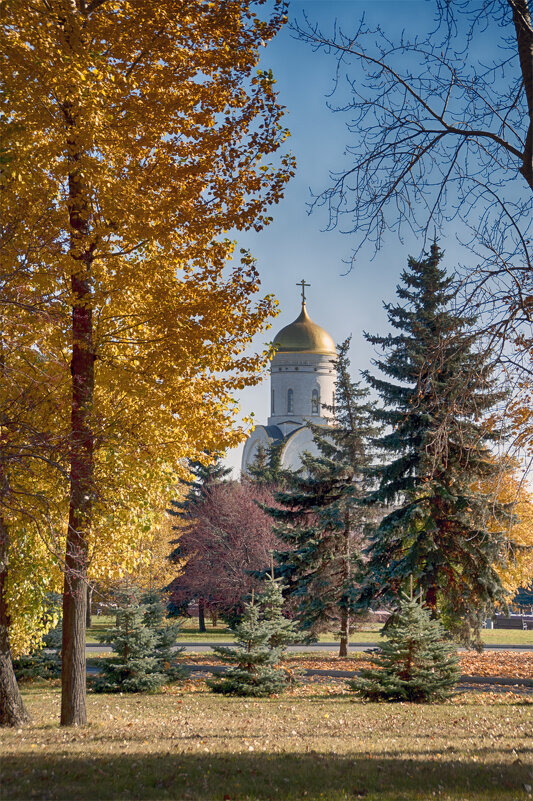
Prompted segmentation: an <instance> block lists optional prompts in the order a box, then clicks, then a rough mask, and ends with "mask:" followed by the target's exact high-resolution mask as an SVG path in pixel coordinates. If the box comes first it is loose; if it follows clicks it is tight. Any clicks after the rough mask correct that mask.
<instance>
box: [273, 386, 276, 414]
mask: <svg viewBox="0 0 533 801" xmlns="http://www.w3.org/2000/svg"><path fill="white" fill-rule="evenodd" d="M272 414H276V403H275V398H274V390H272Z"/></svg>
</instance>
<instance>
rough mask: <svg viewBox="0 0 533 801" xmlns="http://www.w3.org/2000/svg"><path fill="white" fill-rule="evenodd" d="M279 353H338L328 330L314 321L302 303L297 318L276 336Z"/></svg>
mask: <svg viewBox="0 0 533 801" xmlns="http://www.w3.org/2000/svg"><path fill="white" fill-rule="evenodd" d="M274 346H275V347H276V351H277V353H326V354H331V355H333V356H336V355H337V349H336V348H335V343H334V341H333V339H332V338H331V337H330V335H329V334H328V332H327V331H326V330H325V329H324V328H322V327H321V326H320V325H317V324H316V323H314V322H313V321H312V320H311V318H310V317H309V315H308V314H307V309H306V308H305V302H304V303H302V311H301V312H300V315H299V316H298V317H297V318H296V320H295V321H294V322H293V323H291V324H290V325H286V326H285V328H282V329H281V331H280V332H279V333H278V334H277V335H276V336H275V337H274Z"/></svg>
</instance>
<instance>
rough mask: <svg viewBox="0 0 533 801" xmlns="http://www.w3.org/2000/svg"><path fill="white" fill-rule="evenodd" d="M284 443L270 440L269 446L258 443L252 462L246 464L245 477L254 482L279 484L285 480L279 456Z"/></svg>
mask: <svg viewBox="0 0 533 801" xmlns="http://www.w3.org/2000/svg"><path fill="white" fill-rule="evenodd" d="M284 445H285V443H284V441H283V440H281V441H280V442H272V443H270V445H269V446H265V445H263V444H262V443H259V445H258V446H257V449H256V452H255V457H254V460H253V462H252V463H251V464H250V465H248V467H247V470H246V476H245V479H247V480H249V481H252V482H253V483H255V484H266V485H267V486H281V485H283V484H284V481H285V471H284V470H283V468H282V465H281V457H282V454H283V447H284Z"/></svg>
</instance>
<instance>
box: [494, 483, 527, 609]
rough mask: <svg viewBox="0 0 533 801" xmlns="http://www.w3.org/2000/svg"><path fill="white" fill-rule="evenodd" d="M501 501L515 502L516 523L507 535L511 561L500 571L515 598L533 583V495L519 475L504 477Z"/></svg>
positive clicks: (500, 494) (508, 559) (501, 485)
mask: <svg viewBox="0 0 533 801" xmlns="http://www.w3.org/2000/svg"><path fill="white" fill-rule="evenodd" d="M498 500H499V501H501V502H502V503H512V504H514V506H513V511H514V515H515V518H516V522H515V523H514V525H513V526H512V527H511V528H510V529H509V531H508V532H507V559H506V563H505V566H503V567H502V568H500V569H499V570H498V572H499V573H500V576H501V579H502V584H503V586H504V587H505V589H506V590H508V591H509V593H510V596H511V597H512V596H514V594H515V593H516V591H517V590H518V588H519V587H525V586H528V585H529V584H530V583H531V581H533V494H532V493H531V491H529V490H528V488H527V485H526V483H525V482H524V481H523V480H522V479H521V477H520V476H519V475H518V474H517V473H516V472H515V473H514V474H513V473H510V474H507V475H504V476H503V477H502V479H501V481H500V483H499V485H498Z"/></svg>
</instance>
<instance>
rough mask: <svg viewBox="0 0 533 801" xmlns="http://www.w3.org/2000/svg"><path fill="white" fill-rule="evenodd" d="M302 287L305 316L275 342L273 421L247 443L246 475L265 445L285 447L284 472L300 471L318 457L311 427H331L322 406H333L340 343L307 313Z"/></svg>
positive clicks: (273, 360)
mask: <svg viewBox="0 0 533 801" xmlns="http://www.w3.org/2000/svg"><path fill="white" fill-rule="evenodd" d="M301 286H302V310H301V312H300V314H299V316H298V317H297V318H296V320H295V321H294V322H293V323H291V324H290V325H287V326H285V328H282V329H281V331H280V332H279V333H278V334H277V335H276V336H275V337H274V346H275V348H276V353H275V355H274V358H273V359H272V362H271V366H270V417H269V418H268V422H267V424H266V425H258V426H256V427H255V428H254V430H253V431H252V433H251V434H250V436H249V438H248V439H247V441H246V443H245V446H244V452H243V457H242V471H243V473H244V472H246V470H247V468H248V466H249V465H250V464H252V463H253V462H254V459H255V457H256V454H257V449H258V447H259V446H260V445H263V446H264V447H265V448H268V447H269V446H270V445H272V444H274V443H277V442H280V443H281V442H283V446H282V451H281V463H282V466H283V467H284V468H286V469H289V470H297V469H298V468H299V467H300V466H301V460H300V454H301V453H302V452H303V451H310V452H311V453H316V452H317V451H316V447H315V445H314V442H313V437H312V434H311V431H310V429H309V428H308V427H307V426H306V421H307V420H311V421H313V422H314V423H319V424H322V425H328V422H329V421H328V417H327V416H325V412H324V409H323V408H322V404H324V403H325V404H328V405H330V406H331V405H333V404H334V396H335V381H336V372H335V367H334V360H335V358H336V355H337V351H336V348H335V343H334V341H333V339H332V338H331V336H330V335H329V334H328V332H327V331H325V330H324V329H323V328H322V327H321V326H319V325H317V324H316V323H314V322H313V321H312V320H311V318H310V317H309V315H308V313H307V308H306V304H305V286H309V285H308V284H307V285H306V284H305V282H304V281H302V282H301Z"/></svg>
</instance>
